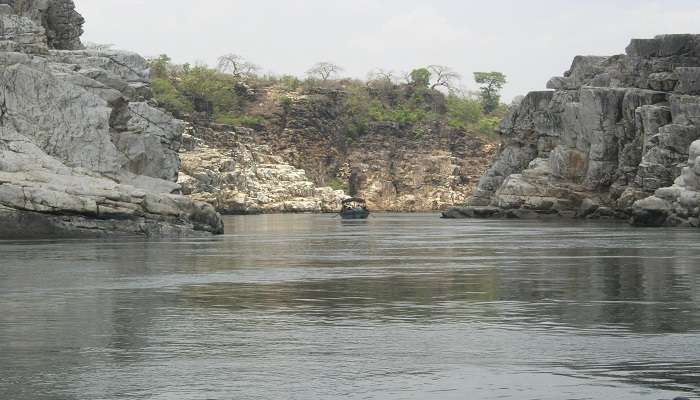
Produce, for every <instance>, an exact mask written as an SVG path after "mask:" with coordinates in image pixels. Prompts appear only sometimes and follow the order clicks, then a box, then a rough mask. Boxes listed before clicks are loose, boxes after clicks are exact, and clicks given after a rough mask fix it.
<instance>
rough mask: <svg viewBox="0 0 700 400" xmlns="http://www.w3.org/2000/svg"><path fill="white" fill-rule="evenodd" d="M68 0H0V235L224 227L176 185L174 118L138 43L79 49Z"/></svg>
mask: <svg viewBox="0 0 700 400" xmlns="http://www.w3.org/2000/svg"><path fill="white" fill-rule="evenodd" d="M82 24H83V19H82V17H80V15H79V14H78V13H77V12H76V11H75V6H74V4H73V2H72V0H9V1H8V0H2V1H0V222H1V223H0V238H18V237H40V236H49V237H54V236H96V235H97V236H100V235H111V234H130V235H131V234H133V235H187V234H193V233H196V232H202V233H222V232H223V223H222V220H221V218H220V216H219V215H218V214H217V213H216V212H215V210H214V208H213V207H212V206H210V205H209V204H206V203H202V202H196V201H192V200H190V199H189V198H187V197H184V196H181V195H178V194H175V193H178V192H179V191H180V186H179V185H178V184H177V183H176V181H177V178H178V170H179V167H180V159H179V155H178V150H179V147H180V145H181V138H182V132H183V129H184V124H183V123H182V122H180V121H178V120H176V119H174V118H172V117H171V116H170V115H169V114H166V113H164V112H163V111H161V110H159V109H157V108H155V107H153V106H152V105H151V104H150V103H149V99H150V97H151V91H150V87H149V71H148V66H147V63H146V61H145V60H144V59H143V58H142V57H140V56H139V55H137V54H134V53H129V52H123V51H93V50H84V49H83V46H82V44H81V43H80V39H79V38H80V34H81V33H82Z"/></svg>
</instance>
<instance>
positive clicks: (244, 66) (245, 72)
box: [217, 54, 260, 78]
mask: <svg viewBox="0 0 700 400" xmlns="http://www.w3.org/2000/svg"><path fill="white" fill-rule="evenodd" d="M217 69H218V70H219V72H221V73H230V74H231V75H233V76H235V77H236V78H244V77H250V76H253V75H255V73H256V72H258V71H259V70H260V67H258V66H257V65H255V64H253V63H251V62H249V61H247V60H246V59H245V58H243V57H242V56H240V55H238V54H226V55H223V56H221V57H219V64H218V67H217Z"/></svg>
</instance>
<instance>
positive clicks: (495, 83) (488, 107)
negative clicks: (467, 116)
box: [474, 72, 507, 114]
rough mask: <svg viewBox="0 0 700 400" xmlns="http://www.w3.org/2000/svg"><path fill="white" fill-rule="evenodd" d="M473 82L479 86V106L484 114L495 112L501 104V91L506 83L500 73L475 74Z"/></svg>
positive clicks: (504, 77)
mask: <svg viewBox="0 0 700 400" xmlns="http://www.w3.org/2000/svg"><path fill="white" fill-rule="evenodd" d="M474 80H475V81H476V83H478V84H480V85H482V86H481V104H482V106H483V108H484V112H485V113H486V114H492V113H493V112H495V111H496V110H497V109H498V107H499V105H500V104H501V89H503V86H504V85H505V84H506V83H507V80H506V76H505V75H503V74H502V73H500V72H475V73H474Z"/></svg>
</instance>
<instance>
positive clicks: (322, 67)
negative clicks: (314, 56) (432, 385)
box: [306, 61, 343, 82]
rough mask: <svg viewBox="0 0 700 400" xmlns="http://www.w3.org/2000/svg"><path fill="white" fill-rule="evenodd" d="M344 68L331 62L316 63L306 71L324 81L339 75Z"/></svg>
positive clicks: (312, 76) (307, 73)
mask: <svg viewBox="0 0 700 400" xmlns="http://www.w3.org/2000/svg"><path fill="white" fill-rule="evenodd" d="M342 70H343V69H342V68H341V67H339V66H337V65H335V64H333V63H330V62H326V61H324V62H320V63H316V64H315V65H314V66H313V67H311V69H309V70H308V71H306V75H308V76H309V77H311V78H316V79H321V80H322V81H323V82H325V81H327V80H329V79H331V78H333V77H335V76H337V75H338V74H339V73H340V71H342Z"/></svg>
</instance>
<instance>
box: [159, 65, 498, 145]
mask: <svg viewBox="0 0 700 400" xmlns="http://www.w3.org/2000/svg"><path fill="white" fill-rule="evenodd" d="M149 62H150V67H151V75H152V79H153V90H154V94H155V97H156V99H157V101H158V102H159V103H160V104H161V105H162V106H163V107H164V108H166V109H168V110H169V111H171V112H172V113H173V114H175V115H176V116H179V117H182V118H186V117H187V116H190V115H192V114H193V113H198V114H200V115H205V116H207V117H208V118H211V120H213V121H215V122H219V123H226V124H234V125H236V124H238V125H245V126H249V127H254V128H260V127H263V126H264V125H265V123H266V120H265V119H266V118H267V115H266V114H265V113H260V112H257V113H256V112H252V111H251V108H253V107H252V106H253V105H254V104H255V103H256V100H257V99H258V96H260V92H264V91H267V90H268V89H270V88H277V89H280V91H281V92H284V93H293V92H299V93H304V92H307V91H309V90H312V89H314V88H326V89H340V90H343V91H344V92H346V93H347V96H346V104H345V109H344V113H343V116H342V118H343V119H344V120H345V121H344V122H345V124H346V126H347V134H348V136H350V137H357V136H361V135H363V134H366V133H367V132H368V130H369V127H370V125H371V124H372V123H376V122H392V123H396V124H398V125H399V126H403V127H413V126H417V125H420V124H422V123H429V122H432V121H443V122H445V123H446V124H447V125H449V126H450V127H452V128H454V129H461V130H465V131H467V130H470V131H474V132H480V133H482V134H484V135H491V134H492V133H493V131H494V129H495V127H496V125H497V124H498V122H499V121H500V119H501V118H502V117H503V115H504V114H505V110H506V107H505V106H504V105H503V104H501V102H500V92H501V90H502V88H503V86H504V85H505V84H506V82H507V80H506V76H505V75H504V74H502V73H500V72H477V73H475V74H474V80H475V82H476V83H477V84H479V85H480V90H479V91H478V92H469V91H466V90H463V89H462V86H463V82H462V77H461V76H460V74H458V73H457V72H456V71H454V70H453V69H451V68H449V67H447V66H442V65H429V66H426V67H421V68H416V69H414V70H412V71H410V72H407V73H395V72H393V71H389V70H382V69H377V70H375V71H372V72H371V73H370V74H368V77H367V79H366V80H356V79H347V78H341V77H340V74H341V73H342V71H343V68H341V67H340V66H338V65H337V64H334V63H332V62H327V61H325V62H319V63H316V64H315V65H313V66H312V67H310V68H309V69H308V71H307V73H306V77H305V78H304V79H300V78H297V77H294V76H291V75H283V76H273V75H265V74H261V73H260V71H261V68H260V67H259V66H258V65H256V64H254V63H252V62H250V61H248V60H247V59H245V58H244V57H242V56H240V55H238V54H226V55H224V56H222V57H220V58H219V59H218V63H217V66H216V68H210V67H208V66H206V65H202V64H195V65H192V64H174V63H172V60H171V59H170V57H168V56H167V55H161V56H159V57H155V58H153V59H151V60H149ZM278 103H279V106H280V107H281V108H282V109H283V110H285V109H286V108H288V107H289V106H290V105H291V101H290V99H289V98H288V97H286V96H282V97H281V98H280V99H279V102H278Z"/></svg>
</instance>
